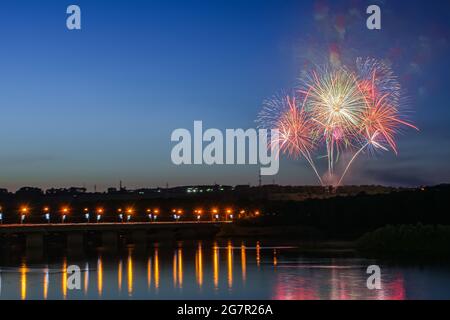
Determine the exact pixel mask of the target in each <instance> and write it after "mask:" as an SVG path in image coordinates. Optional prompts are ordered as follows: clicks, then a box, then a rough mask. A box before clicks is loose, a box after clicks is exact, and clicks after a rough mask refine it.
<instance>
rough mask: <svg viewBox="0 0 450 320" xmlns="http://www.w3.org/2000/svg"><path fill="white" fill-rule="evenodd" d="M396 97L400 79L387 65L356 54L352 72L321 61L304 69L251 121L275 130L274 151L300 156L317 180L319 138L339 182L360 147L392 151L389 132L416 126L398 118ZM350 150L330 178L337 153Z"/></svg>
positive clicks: (398, 97) (394, 147)
mask: <svg viewBox="0 0 450 320" xmlns="http://www.w3.org/2000/svg"><path fill="white" fill-rule="evenodd" d="M291 97H292V98H291ZM401 98H402V94H401V86H400V83H399V82H398V80H397V78H396V77H395V75H394V73H393V71H392V69H391V68H390V67H389V66H387V65H386V64H384V63H382V62H379V61H377V60H375V59H372V58H368V59H365V60H364V59H361V58H358V59H357V61H356V68H354V70H353V71H352V70H351V69H348V68H347V67H341V66H339V67H329V66H327V67H315V68H314V69H313V70H312V71H310V72H304V73H303V74H302V77H301V78H300V86H299V88H298V89H297V91H296V92H295V93H294V94H293V95H283V96H281V97H280V96H276V97H274V98H273V99H271V100H269V101H267V102H266V103H265V105H264V107H263V110H262V111H261V112H260V114H259V115H258V119H257V122H259V123H260V125H261V126H262V127H266V128H277V129H279V132H280V136H279V141H278V142H279V143H280V146H281V148H280V150H282V152H283V153H286V154H288V155H289V156H291V157H293V158H300V157H304V158H305V159H306V160H307V161H308V163H309V164H310V166H311V167H312V168H313V170H314V172H315V174H316V175H317V177H318V178H319V181H320V183H321V184H322V185H324V183H323V180H322V178H321V175H320V174H319V172H318V170H317V168H316V165H315V163H314V161H313V156H312V152H313V151H315V150H316V149H317V147H319V146H320V145H321V144H322V143H323V145H324V147H325V150H326V156H325V157H326V158H327V162H328V176H327V177H328V179H329V181H333V180H334V181H336V180H338V183H337V185H336V184H335V183H333V185H334V186H339V185H341V184H342V182H343V180H344V178H345V176H346V175H347V173H348V172H349V171H350V168H351V166H352V165H353V163H354V162H355V160H356V159H357V158H358V157H359V156H360V155H361V154H362V153H363V152H364V151H365V150H366V149H368V148H369V147H372V148H373V150H383V151H392V152H394V153H395V154H398V150H397V144H396V141H395V136H396V135H397V134H399V133H401V132H402V127H409V128H412V129H415V130H419V129H418V128H417V127H416V126H414V125H413V124H411V123H409V122H408V121H406V120H405V119H403V117H402V114H401V112H400V109H401V108H400V107H401V104H402V103H401ZM297 101H302V103H301V104H299V103H298V102H297ZM354 150H355V153H354V154H353V156H352V158H351V159H350V161H349V163H348V164H347V165H346V167H345V170H344V171H343V173H342V175H341V177H340V178H338V177H336V176H335V174H334V171H335V169H334V167H335V164H337V163H338V162H340V154H341V153H342V152H343V151H351V152H354ZM334 177H336V179H335V178H334Z"/></svg>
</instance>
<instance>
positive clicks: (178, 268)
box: [172, 247, 183, 288]
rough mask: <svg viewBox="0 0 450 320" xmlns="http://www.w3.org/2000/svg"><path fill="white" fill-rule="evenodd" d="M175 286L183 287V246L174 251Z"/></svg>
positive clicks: (173, 270)
mask: <svg viewBox="0 0 450 320" xmlns="http://www.w3.org/2000/svg"><path fill="white" fill-rule="evenodd" d="M172 273H173V275H172V276H173V286H174V288H177V287H178V288H182V287H183V251H182V248H181V247H179V248H178V249H177V250H175V251H174V253H173V269H172Z"/></svg>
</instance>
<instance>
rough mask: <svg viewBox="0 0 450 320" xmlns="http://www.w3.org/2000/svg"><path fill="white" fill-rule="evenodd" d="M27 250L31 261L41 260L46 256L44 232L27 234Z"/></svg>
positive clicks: (28, 258)
mask: <svg viewBox="0 0 450 320" xmlns="http://www.w3.org/2000/svg"><path fill="white" fill-rule="evenodd" d="M25 251H26V255H27V260H28V261H29V262H34V261H36V262H37V261H40V260H41V259H42V258H43V256H44V234H43V233H29V234H26V235H25Z"/></svg>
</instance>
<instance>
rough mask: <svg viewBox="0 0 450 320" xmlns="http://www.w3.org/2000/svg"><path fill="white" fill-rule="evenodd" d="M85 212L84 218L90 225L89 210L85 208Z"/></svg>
mask: <svg viewBox="0 0 450 320" xmlns="http://www.w3.org/2000/svg"><path fill="white" fill-rule="evenodd" d="M83 212H84V218H85V219H86V221H87V223H89V220H90V216H91V215H90V214H89V208H84V210H83Z"/></svg>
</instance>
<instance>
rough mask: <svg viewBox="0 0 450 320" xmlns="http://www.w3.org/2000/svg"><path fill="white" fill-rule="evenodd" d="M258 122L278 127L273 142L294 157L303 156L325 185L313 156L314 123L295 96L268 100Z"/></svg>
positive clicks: (261, 125) (265, 125)
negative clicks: (277, 135) (277, 134)
mask: <svg viewBox="0 0 450 320" xmlns="http://www.w3.org/2000/svg"><path fill="white" fill-rule="evenodd" d="M257 122H258V123H259V125H260V127H268V128H270V129H272V128H277V129H278V131H279V138H278V140H277V141H273V143H278V144H279V145H280V150H281V151H282V152H283V153H286V154H288V155H289V156H290V157H292V158H300V157H302V156H303V157H304V158H305V159H306V161H307V162H308V163H309V165H310V166H311V168H312V169H313V171H314V173H315V174H316V176H317V178H318V179H319V182H320V184H321V185H323V181H322V178H321V177H320V174H319V172H318V170H317V168H316V166H315V164H314V160H313V158H312V156H311V151H312V150H313V149H314V147H315V142H314V138H312V134H311V132H312V128H313V125H312V122H311V120H310V119H309V118H308V116H307V113H306V112H305V110H304V109H303V108H302V107H301V106H299V105H298V102H297V99H296V98H295V97H292V98H291V97H290V96H289V95H286V96H275V97H273V98H272V99H271V100H268V101H266V103H265V105H264V108H263V110H262V111H261V112H260V114H259V117H258V120H257Z"/></svg>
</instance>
